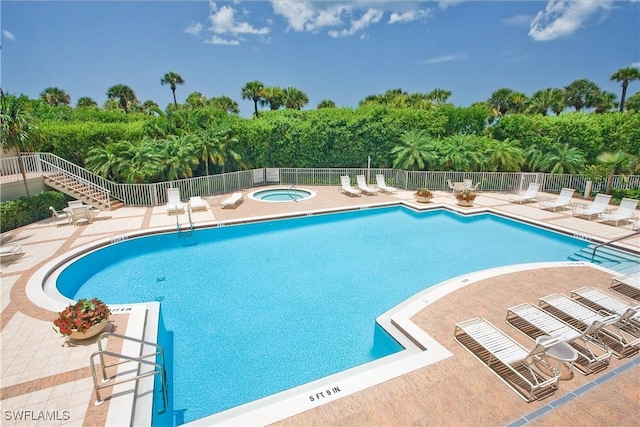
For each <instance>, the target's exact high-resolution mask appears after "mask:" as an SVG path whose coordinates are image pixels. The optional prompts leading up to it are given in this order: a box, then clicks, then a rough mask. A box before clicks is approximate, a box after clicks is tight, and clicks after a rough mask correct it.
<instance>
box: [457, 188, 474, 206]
mask: <svg viewBox="0 0 640 427" xmlns="http://www.w3.org/2000/svg"><path fill="white" fill-rule="evenodd" d="M456 199H457V200H458V204H459V205H460V206H473V201H474V200H475V199H476V193H474V192H473V191H471V190H469V189H464V190H462V191H461V192H459V193H456Z"/></svg>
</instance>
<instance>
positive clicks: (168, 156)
mask: <svg viewBox="0 0 640 427" xmlns="http://www.w3.org/2000/svg"><path fill="white" fill-rule="evenodd" d="M196 139H197V137H196V136H195V135H194V134H187V135H182V136H177V135H171V136H170V137H169V138H168V139H165V140H164V141H163V144H162V153H161V155H162V158H163V161H162V169H163V175H164V178H165V179H168V180H174V179H180V178H191V177H192V176H193V169H191V167H192V166H196V165H197V164H198V162H199V160H198V157H197V156H196V155H195V149H194V146H195V143H196Z"/></svg>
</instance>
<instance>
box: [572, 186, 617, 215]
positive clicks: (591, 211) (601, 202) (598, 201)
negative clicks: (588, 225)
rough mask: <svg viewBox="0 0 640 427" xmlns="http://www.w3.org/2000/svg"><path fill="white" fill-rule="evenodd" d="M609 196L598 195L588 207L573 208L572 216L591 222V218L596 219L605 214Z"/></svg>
mask: <svg viewBox="0 0 640 427" xmlns="http://www.w3.org/2000/svg"><path fill="white" fill-rule="evenodd" d="M610 200H611V195H609V194H604V193H598V194H596V198H595V199H594V200H593V203H591V205H590V206H587V207H577V206H576V207H575V208H574V209H573V216H579V217H586V218H587V219H588V220H591V218H592V217H594V216H595V217H597V216H598V215H600V214H601V213H603V212H606V211H607V210H608V208H609V201H610Z"/></svg>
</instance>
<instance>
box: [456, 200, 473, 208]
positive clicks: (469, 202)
mask: <svg viewBox="0 0 640 427" xmlns="http://www.w3.org/2000/svg"><path fill="white" fill-rule="evenodd" d="M458 205H460V206H465V207H469V206H473V200H458Z"/></svg>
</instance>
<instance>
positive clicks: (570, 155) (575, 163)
mask: <svg viewBox="0 0 640 427" xmlns="http://www.w3.org/2000/svg"><path fill="white" fill-rule="evenodd" d="M541 167H542V168H543V169H546V170H548V171H549V173H557V174H563V173H579V172H580V171H581V170H582V169H583V168H584V155H583V154H582V152H581V151H580V150H578V149H577V148H576V147H569V144H563V145H556V146H555V147H553V148H552V149H551V151H550V152H548V153H547V154H546V155H545V157H544V160H543V161H542V163H541Z"/></svg>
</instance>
